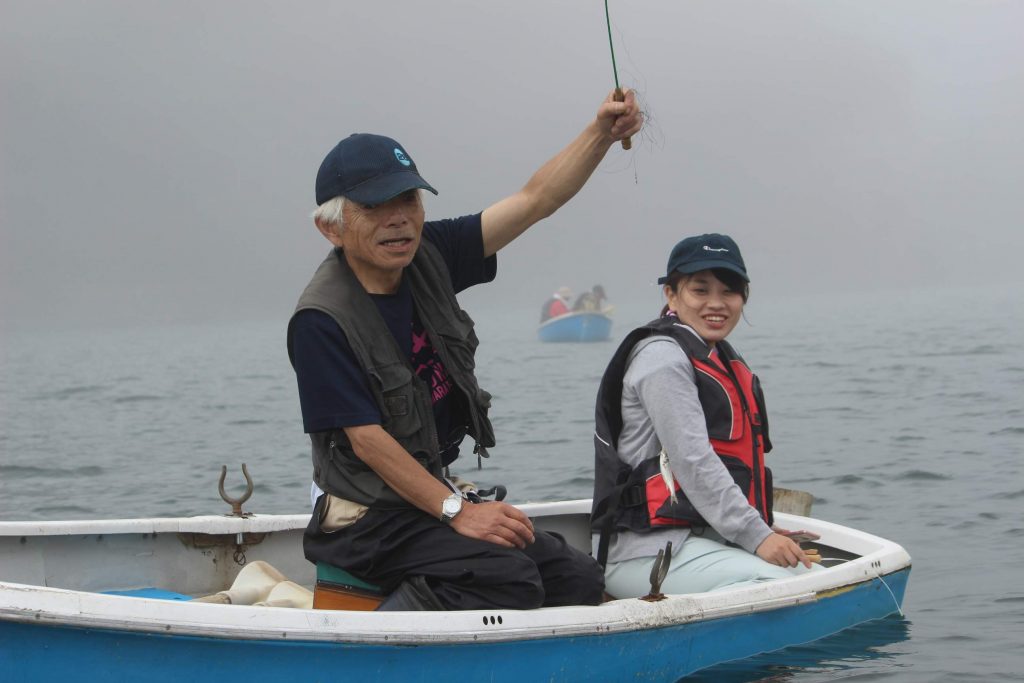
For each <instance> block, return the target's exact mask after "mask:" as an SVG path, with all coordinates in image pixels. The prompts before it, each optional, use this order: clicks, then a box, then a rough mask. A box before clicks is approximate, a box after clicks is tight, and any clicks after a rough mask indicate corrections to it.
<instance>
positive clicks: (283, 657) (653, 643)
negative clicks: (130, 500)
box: [0, 500, 910, 683]
mask: <svg viewBox="0 0 1024 683" xmlns="http://www.w3.org/2000/svg"><path fill="white" fill-rule="evenodd" d="M521 509H522V510H523V511H524V512H526V513H527V514H528V515H530V516H531V518H532V519H533V520H534V523H535V525H536V526H537V527H538V528H543V529H548V530H552V531H558V532H559V533H561V534H562V535H563V536H564V537H565V538H566V540H568V541H569V542H570V543H572V544H573V545H576V546H577V547H581V548H589V546H590V527H589V512H590V501H589V500H578V501H562V502H555V503H533V504H525V505H522V506H521ZM776 517H777V521H778V523H779V524H780V525H782V526H784V527H788V528H792V529H808V530H810V531H813V532H816V533H818V534H820V535H821V538H820V542H819V541H816V542H815V543H814V544H815V546H817V547H818V548H819V549H820V551H821V554H822V556H823V559H822V565H823V566H825V567H826V568H825V569H824V570H822V571H814V572H807V573H805V574H801V575H799V576H794V577H792V578H787V579H779V580H776V581H769V582H765V583H761V584H757V585H753V586H743V587H739V588H732V589H724V590H719V591H713V592H709V593H692V594H685V595H668V596H664V597H663V599H655V600H653V601H648V600H646V599H636V598H630V599H619V600H611V601H609V602H606V603H604V604H602V605H598V606H594V607H587V606H579V607H549V608H541V609H535V610H507V609H493V610H478V611H465V612H372V611H370V612H366V611H346V610H324V609H308V608H294V607H282V606H275V605H273V604H271V603H270V602H268V603H255V604H214V603H211V602H197V601H190V600H189V598H195V597H202V596H208V595H209V594H210V593H213V592H216V591H223V590H225V589H227V588H228V587H230V586H232V581H233V580H234V579H236V578H237V576H238V575H239V573H240V572H241V568H242V567H243V565H245V564H246V563H247V562H248V563H250V564H251V563H253V562H254V561H256V560H260V561H262V562H266V563H269V564H271V565H273V567H274V568H276V570H277V571H278V572H280V573H281V574H283V575H286V576H287V577H288V578H289V579H291V580H292V581H294V582H296V583H297V584H301V585H303V586H312V584H313V581H314V571H313V566H312V565H311V564H309V563H308V562H306V561H305V560H304V559H303V556H302V532H303V529H304V528H305V526H306V524H307V522H308V520H309V515H308V514H306V515H251V516H248V517H245V518H241V517H220V516H206V517H192V518H180V519H159V518H153V519H127V520H98V521H68V522H0V672H2V673H0V678H2V679H3V680H11V681H44V680H64V681H103V682H104V683H111V682H117V681H139V680H145V681H147V682H149V683H158V682H160V681H173V682H174V683H178V682H180V681H182V680H186V681H189V683H198V682H200V681H217V682H218V683H222V682H223V681H246V682H247V683H248V682H256V681H316V680H330V681H358V682H359V683H365V682H366V681H379V680H387V681H437V680H440V679H443V678H446V677H449V676H451V675H452V674H453V672H456V675H457V676H459V677H463V678H464V677H469V678H473V679H479V680H485V681H510V682H515V683H521V682H522V681H534V680H544V681H624V680H630V681H632V680H643V681H676V680H678V679H679V678H681V677H682V676H685V675H688V674H690V673H692V672H694V671H697V670H700V669H703V668H706V667H709V666H713V665H716V664H720V663H722V662H726V661H731V660H736V659H741V658H745V657H750V656H752V655H756V654H760V653H763V652H768V651H772V650H778V649H781V648H784V647H789V646H793V645H798V644H801V643H807V642H810V641H812V640H816V639H818V638H822V637H824V636H827V635H831V634H833V633H836V632H838V631H840V630H842V629H844V628H848V627H850V626H854V625H856V624H860V623H863V622H865V621H869V620H872V619H879V618H882V617H885V616H887V615H889V614H893V613H898V612H900V609H901V607H900V605H901V603H902V600H903V594H904V590H905V588H906V585H907V579H908V576H909V574H910V556H909V555H908V554H907V553H906V551H905V550H904V549H903V548H901V547H900V546H899V545H897V544H895V543H893V542H891V541H887V540H885V539H883V538H880V537H877V536H872V535H870V534H867V533H864V532H861V531H858V530H855V529H851V528H849V527H843V526H839V525H837V524H831V523H829V522H824V521H821V520H816V519H813V518H810V517H799V516H795V515H790V514H785V513H779V514H777V515H776ZM154 589H159V590H154ZM169 598H172V599H169ZM271 602H272V601H271ZM459 672H461V673H459Z"/></svg>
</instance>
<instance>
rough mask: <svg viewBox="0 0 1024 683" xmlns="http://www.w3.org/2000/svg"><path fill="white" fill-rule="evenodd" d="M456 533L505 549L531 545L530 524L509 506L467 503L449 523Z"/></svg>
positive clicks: (517, 510)
mask: <svg viewBox="0 0 1024 683" xmlns="http://www.w3.org/2000/svg"><path fill="white" fill-rule="evenodd" d="M451 526H452V528H453V529H455V531H457V532H458V533H460V534H462V535H463V536H468V537H469V538H477V539H480V540H481V541H489V542H491V543H496V544H498V545H501V546H505V547H506V548H525V547H526V545H527V544H528V543H533V522H531V521H530V518H529V517H527V516H526V514H525V513H524V512H522V511H521V510H519V508H516V507H513V506H511V505H509V504H508V503H497V502H487V503H477V504H476V505H473V504H471V503H468V502H467V503H466V504H465V505H463V506H462V511H461V512H460V513H459V514H457V515H456V516H455V519H453V520H452V522H451Z"/></svg>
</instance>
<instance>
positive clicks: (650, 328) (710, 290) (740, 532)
mask: <svg viewBox="0 0 1024 683" xmlns="http://www.w3.org/2000/svg"><path fill="white" fill-rule="evenodd" d="M658 283H659V284H661V285H663V288H664V294H665V297H666V299H667V304H666V305H665V307H664V309H663V310H662V315H661V317H659V318H657V319H656V320H653V321H651V322H649V323H647V324H646V325H644V326H642V327H639V328H637V329H635V330H633V331H632V332H631V333H630V334H629V335H627V336H626V338H625V340H624V341H623V342H622V344H621V345H620V346H619V348H618V350H617V351H616V352H615V354H614V355H613V357H612V360H611V362H610V363H609V364H608V367H607V369H606V370H605V373H604V376H603V378H602V380H601V384H600V389H599V390H598V398H597V411H596V414H597V429H596V431H595V437H594V445H595V449H596V452H595V463H596V473H595V481H594V503H593V511H592V515H591V524H592V531H593V534H594V536H593V540H594V548H595V550H594V554H595V556H596V557H597V558H598V561H599V562H600V563H601V564H603V565H605V580H606V584H607V588H606V590H607V591H608V592H609V593H610V594H611V595H613V596H615V597H617V598H625V597H639V596H642V595H645V594H647V593H648V592H649V591H650V575H651V569H652V566H653V564H654V562H655V559H656V556H657V554H658V551H659V550H661V549H664V548H665V547H666V543H667V542H669V541H671V543H672V560H671V565H670V569H669V573H668V576H667V578H666V579H665V581H664V582H663V583H662V589H661V590H662V591H663V592H665V593H691V592H699V591H708V590H714V589H717V588H723V587H725V586H730V585H737V584H743V583H746V582H758V581H766V580H769V579H774V578H782V577H786V576H792V575H793V574H792V573H793V572H794V571H796V570H795V569H792V568H796V567H798V566H801V565H802V566H803V567H805V568H809V567H810V561H809V560H808V558H807V556H806V555H805V553H804V551H803V550H802V549H801V548H800V546H799V545H798V544H797V543H795V542H794V541H793V540H791V539H790V538H788V537H787V535H788V534H790V533H791V532H786V531H783V530H775V529H773V528H772V481H771V472H770V470H769V469H768V468H767V467H766V466H765V462H764V455H765V453H767V452H768V451H770V450H771V441H770V440H769V437H768V417H767V414H766V412H765V404H764V396H763V394H762V392H761V386H760V383H759V382H758V379H757V377H756V376H755V375H754V374H753V373H752V372H751V371H750V368H748V367H747V365H746V363H745V362H744V361H743V359H742V358H741V357H740V355H739V354H738V353H736V351H735V350H734V349H733V348H732V346H731V345H730V344H729V343H728V342H727V341H726V337H728V336H729V333H730V332H732V330H733V328H735V327H736V324H737V323H738V322H739V320H740V317H741V316H742V314H743V306H744V304H745V303H746V301H747V297H748V295H749V284H748V283H749V278H748V277H747V270H746V266H745V265H744V262H743V258H742V256H741V255H740V250H739V247H738V246H737V245H736V243H735V242H734V241H733V240H732V239H731V238H730V237H728V236H726V235H719V234H706V235H698V236H695V237H687V238H686V239H684V240H682V241H681V242H679V243H678V244H676V245H675V247H674V248H673V249H672V252H671V255H670V256H669V259H668V268H667V271H666V274H665V276H664V277H662V278H660V279H659V280H658Z"/></svg>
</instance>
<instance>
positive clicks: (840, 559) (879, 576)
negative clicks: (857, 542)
mask: <svg viewBox="0 0 1024 683" xmlns="http://www.w3.org/2000/svg"><path fill="white" fill-rule="evenodd" d="M849 561H850V560H848V559H846V558H843V557H823V558H821V562H822V566H823V567H824V566H825V565H824V563H825V562H839V563H842V562H849ZM829 566H830V567H831V566H835V565H829ZM872 569H874V570H875V578H876V579H878V580H879V581H881V582H882V585H883V586H885V590H887V591H889V595H890V596H891V597H892V602H893V604H894V605H896V613H897V614H899V615H900V617H902V618H904V619H906V617H907V615H905V614H904V613H903V607H901V606H900V601H899V600H897V599H896V594H895V593H893V592H892V588H889V584H888V583H886V581H885V578H883V577H882V573H881V572H880V571H878V569H877V568H875V567H872Z"/></svg>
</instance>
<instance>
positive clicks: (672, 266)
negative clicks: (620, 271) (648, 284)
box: [658, 233, 750, 285]
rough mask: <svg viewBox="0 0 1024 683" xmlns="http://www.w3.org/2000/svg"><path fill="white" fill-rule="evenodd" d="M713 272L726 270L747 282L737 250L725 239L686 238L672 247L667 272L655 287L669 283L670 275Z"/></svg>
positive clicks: (738, 250) (720, 237)
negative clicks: (713, 270) (719, 269)
mask: <svg viewBox="0 0 1024 683" xmlns="http://www.w3.org/2000/svg"><path fill="white" fill-rule="evenodd" d="M712 268H725V269H726V270H731V271H732V272H734V273H736V274H737V275H739V276H740V277H742V278H743V279H744V280H745V281H746V282H750V278H749V277H747V268H746V266H744V265H743V257H742V256H741V255H740V248H739V247H738V246H736V243H735V242H733V240H732V238H731V237H729V236H728V235H719V234H718V233H709V234H706V235H697V236H696V237H687V238H686V239H684V240H683V241H682V242H680V243H679V244H677V245H676V246H674V247H672V253H671V254H669V257H668V268H667V270H666V273H667V274H666V275H665V277H660V278H658V284H659V285H663V284H665V283H666V282H668V278H669V276H671V275H672V273H683V274H684V275H689V274H690V273H697V272H700V271H702V270H710V269H712Z"/></svg>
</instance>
